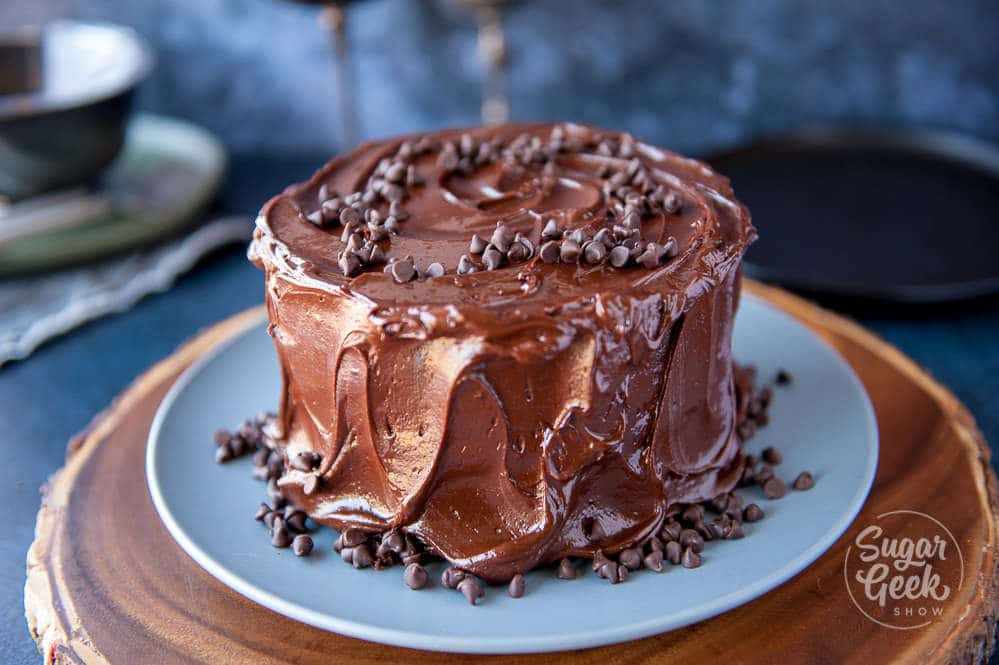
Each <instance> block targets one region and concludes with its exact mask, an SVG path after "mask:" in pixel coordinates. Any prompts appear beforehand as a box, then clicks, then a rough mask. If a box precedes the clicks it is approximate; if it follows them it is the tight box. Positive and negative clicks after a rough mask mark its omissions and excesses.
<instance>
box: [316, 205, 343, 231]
mask: <svg viewBox="0 0 999 665" xmlns="http://www.w3.org/2000/svg"><path fill="white" fill-rule="evenodd" d="M343 210H344V207H343V201H341V200H340V199H330V200H329V201H323V203H322V205H320V206H319V210H318V211H317V212H315V213H313V215H316V216H318V218H319V219H318V221H317V220H316V219H314V218H313V216H312V215H310V216H309V217H308V218H307V219H308V220H309V221H310V222H312V223H313V224H315V225H316V226H334V225H335V224H336V223H337V222H339V221H340V219H341V214H342V213H343Z"/></svg>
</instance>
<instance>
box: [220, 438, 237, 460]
mask: <svg viewBox="0 0 999 665" xmlns="http://www.w3.org/2000/svg"><path fill="white" fill-rule="evenodd" d="M233 457H235V455H233V454H232V444H230V443H229V442H228V441H227V442H225V443H223V444H222V445H221V446H219V447H218V448H216V449H215V461H216V462H218V463H219V464H225V463H226V462H228V461H229V460H231V459H232V458H233Z"/></svg>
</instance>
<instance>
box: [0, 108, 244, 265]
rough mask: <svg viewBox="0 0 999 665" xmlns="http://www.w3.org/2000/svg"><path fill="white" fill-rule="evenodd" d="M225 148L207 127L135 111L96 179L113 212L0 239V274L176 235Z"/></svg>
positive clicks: (208, 190) (221, 163) (208, 191)
mask: <svg viewBox="0 0 999 665" xmlns="http://www.w3.org/2000/svg"><path fill="white" fill-rule="evenodd" d="M225 167H226V153H225V149H224V148H223V147H222V144H221V143H220V142H219V141H218V139H216V138H215V137H214V136H212V135H211V134H210V133H209V132H207V131H206V130H204V129H202V128H201V127H198V126H195V125H192V124H190V123H187V122H184V121H181V120H175V119H172V118H165V117H162V116H155V115H147V114H137V115H136V116H135V118H133V119H132V121H131V122H130V123H129V126H128V131H127V135H126V138H125V147H124V149H123V151H122V153H121V155H120V156H119V157H118V158H117V159H116V160H115V162H114V163H113V164H112V165H111V167H110V168H109V170H108V171H107V173H106V174H104V176H103V177H102V178H101V180H100V182H99V183H98V184H97V189H98V190H100V191H103V192H108V193H110V194H111V197H112V199H113V201H114V209H115V212H114V213H112V214H111V215H109V216H108V217H106V218H100V219H97V220H95V221H92V222H88V223H87V224H86V225H82V226H76V227H72V228H66V229H59V230H54V231H51V232H49V233H44V234H39V235H36V236H29V237H25V238H21V239H18V240H14V241H10V242H6V243H4V244H3V245H2V246H0V276H10V275H15V274H22V273H28V272H38V271H41V270H52V269H56V268H61V267H64V266H68V265H73V264H79V263H85V262H90V261H95V260H97V259H100V258H104V257H106V256H109V255H112V254H117V253H121V252H125V251H127V250H131V249H135V248H137V247H142V246H144V245H149V244H151V243H154V242H156V241H157V240H161V239H163V238H165V237H169V236H172V235H175V234H177V233H178V232H179V231H181V230H183V229H184V228H186V227H187V226H188V225H189V224H191V222H192V221H194V219H196V218H197V217H198V215H199V214H200V213H201V212H203V211H204V209H205V207H206V206H207V205H208V204H209V203H210V202H211V200H212V198H213V197H214V196H215V194H216V192H218V189H219V186H220V185H221V184H222V178H223V175H224V173H225Z"/></svg>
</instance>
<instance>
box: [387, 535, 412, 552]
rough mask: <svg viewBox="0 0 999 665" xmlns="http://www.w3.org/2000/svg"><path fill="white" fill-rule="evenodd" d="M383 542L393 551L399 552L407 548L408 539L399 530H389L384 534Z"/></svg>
mask: <svg viewBox="0 0 999 665" xmlns="http://www.w3.org/2000/svg"><path fill="white" fill-rule="evenodd" d="M382 542H383V543H384V544H385V546H386V547H388V548H389V550H391V551H392V552H396V553H399V552H402V551H403V550H404V549H406V539H405V538H403V537H402V534H401V533H399V532H398V531H389V532H388V533H386V534H385V535H384V536H382Z"/></svg>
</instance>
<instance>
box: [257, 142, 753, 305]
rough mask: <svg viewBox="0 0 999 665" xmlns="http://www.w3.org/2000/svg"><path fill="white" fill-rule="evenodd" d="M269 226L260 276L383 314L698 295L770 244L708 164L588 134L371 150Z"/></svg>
mask: <svg viewBox="0 0 999 665" xmlns="http://www.w3.org/2000/svg"><path fill="white" fill-rule="evenodd" d="M351 203H353V206H351ZM345 211H346V212H345ZM344 222H346V223H344ZM257 225H258V230H257V233H256V236H255V242H254V244H253V246H252V248H251V258H254V259H255V261H256V262H257V263H258V264H259V263H261V260H262V258H263V257H265V256H266V257H268V259H269V260H268V262H269V263H272V264H275V265H278V266H281V267H282V268H283V269H284V271H285V272H286V273H288V275H289V276H293V277H295V278H297V279H299V280H302V281H307V282H308V283H310V284H312V285H317V286H322V287H324V288H328V289H331V290H336V291H338V292H339V291H340V290H343V289H346V290H348V291H349V292H351V293H352V294H354V295H357V296H359V297H363V298H366V299H368V300H370V301H371V302H372V303H375V304H378V305H384V306H391V305H406V304H421V305H434V304H437V305H455V306H458V305H472V306H474V305H476V304H478V305H482V306H483V307H485V308H489V307H502V306H506V305H510V304H515V305H516V306H517V307H527V308H530V307H545V306H548V305H550V304H551V302H552V296H553V295H555V294H558V298H557V300H559V301H566V300H576V299H578V298H585V297H587V296H590V295H593V294H595V293H598V292H601V291H606V290H609V289H610V290H619V289H628V290H630V291H635V292H641V291H648V292H660V293H661V292H663V291H666V290H670V291H678V292H684V291H691V290H692V292H693V293H696V292H699V291H701V290H702V289H703V288H704V287H705V286H706V285H711V284H714V283H717V282H718V281H720V279H721V277H723V276H724V275H725V274H727V272H728V271H729V270H730V269H731V268H732V267H733V266H734V265H735V264H737V263H738V261H739V260H740V259H741V256H742V253H743V251H744V249H745V247H746V245H747V244H748V243H749V242H751V241H752V240H753V239H754V238H755V230H754V229H753V227H752V224H751V223H750V220H749V214H748V211H747V210H746V208H745V207H744V206H742V205H741V204H739V203H738V202H737V201H736V200H735V199H734V196H733V194H732V190H731V188H730V187H729V184H728V180H727V179H726V178H724V177H723V176H720V175H718V174H716V173H714V172H713V171H711V169H710V168H708V167H707V166H706V165H704V164H702V163H700V162H697V161H694V160H691V159H687V158H684V157H682V156H680V155H677V154H675V153H671V152H667V151H664V150H662V149H659V148H656V147H653V146H650V145H647V144H645V143H642V142H641V141H638V140H636V139H634V138H632V137H631V136H630V135H628V134H619V133H612V132H604V131H599V130H596V129H593V128H591V127H587V126H582V125H574V124H558V125H551V124H537V125H508V126H503V127H497V128H489V127H487V128H479V129H473V130H468V131H462V130H454V131H447V132H439V133H436V134H434V135H432V137H431V136H425V137H421V136H410V137H403V138H400V139H393V140H389V141H381V142H373V143H368V144H365V145H363V146H361V147H360V148H358V149H357V150H356V151H355V152H354V153H352V154H351V155H349V156H348V157H345V158H340V159H336V160H334V161H332V162H331V163H330V164H328V165H327V166H326V167H324V168H323V169H322V170H321V171H319V172H318V173H317V174H316V175H315V176H314V177H313V178H312V179H311V180H310V181H309V182H307V183H305V184H303V185H298V186H294V187H291V188H289V189H288V190H286V191H285V192H284V193H283V194H281V195H279V196H277V197H275V198H274V199H272V200H271V201H270V202H268V204H267V205H266V206H265V207H264V209H263V211H262V212H261V216H260V217H259V218H258V222H257ZM497 225H500V231H499V232H497ZM546 229H547V231H548V232H547V233H546ZM351 236H355V237H353V238H352V237H351ZM476 236H477V238H478V239H477V240H476V241H475V242H473V239H474V238H475V237H476ZM476 243H477V244H478V245H479V246H478V247H475V244H476ZM650 243H651V246H650ZM546 245H548V246H547V247H546ZM376 248H377V249H376ZM475 250H478V251H475ZM473 251H474V252H475V253H473ZM553 259H554V262H550V263H549V262H546V261H552V260H553ZM395 263H400V265H398V266H394V267H393V264H395ZM403 264H405V265H403ZM435 264H436V265H435ZM618 266H620V267H618ZM442 272H443V274H441V273H442ZM460 273H465V274H460Z"/></svg>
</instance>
